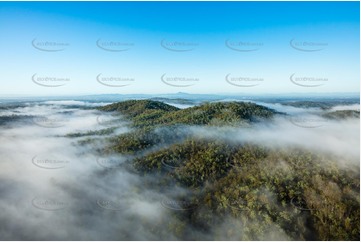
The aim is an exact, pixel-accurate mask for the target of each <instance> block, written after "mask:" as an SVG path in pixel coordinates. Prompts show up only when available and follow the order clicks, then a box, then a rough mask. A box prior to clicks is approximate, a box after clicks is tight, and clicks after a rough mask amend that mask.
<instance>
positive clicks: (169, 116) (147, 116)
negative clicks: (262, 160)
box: [100, 100, 276, 154]
mask: <svg viewBox="0 0 361 242" xmlns="http://www.w3.org/2000/svg"><path fill="white" fill-rule="evenodd" d="M100 110H102V111H110V112H119V113H120V114H122V115H125V116H126V117H127V118H129V119H130V120H131V121H132V122H133V126H134V128H136V129H135V130H134V131H133V132H129V133H125V134H122V135H120V136H117V137H115V138H113V139H112V143H113V144H114V146H113V147H111V148H110V150H111V151H116V152H121V153H125V154H134V153H136V152H138V151H141V150H144V149H146V148H151V147H153V146H154V145H161V144H167V143H170V142H171V141H177V140H179V139H182V137H186V136H187V134H186V133H185V132H184V127H183V126H185V125H208V126H226V125H228V126H230V125H237V126H239V125H243V126H247V125H250V124H252V123H254V122H257V121H258V120H261V119H270V118H272V117H273V116H274V114H276V112H275V111H274V110H272V109H269V108H266V107H263V106H260V105H257V104H253V103H243V102H230V103H206V104H203V105H201V106H195V107H191V108H186V109H179V108H176V107H174V106H171V105H167V104H164V103H162V102H158V101H152V100H130V101H125V102H120V103H114V104H111V105H107V106H104V107H101V108H100Z"/></svg>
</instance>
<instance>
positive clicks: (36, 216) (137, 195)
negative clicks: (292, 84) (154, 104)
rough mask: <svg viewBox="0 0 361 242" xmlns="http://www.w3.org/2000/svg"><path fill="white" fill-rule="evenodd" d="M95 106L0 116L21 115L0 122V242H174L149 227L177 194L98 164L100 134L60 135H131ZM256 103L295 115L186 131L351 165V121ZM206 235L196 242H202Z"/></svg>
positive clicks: (7, 111)
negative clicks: (318, 154)
mask: <svg viewBox="0 0 361 242" xmlns="http://www.w3.org/2000/svg"><path fill="white" fill-rule="evenodd" d="M99 105H105V103H87V102H79V101H48V102H39V103H22V104H21V105H19V107H12V108H2V109H0V118H1V117H4V116H7V117H10V116H11V115H20V116H21V115H24V117H23V119H21V118H20V121H19V120H18V119H17V121H16V122H11V121H10V122H6V123H3V124H2V123H0V144H1V145H0V155H1V160H0V239H1V240H163V239H168V240H174V239H177V238H178V237H177V236H176V235H175V234H172V233H170V232H167V231H166V230H165V231H163V232H162V234H158V233H157V232H154V230H152V226H154V225H155V224H156V225H157V226H162V223H166V222H167V221H168V220H169V219H170V218H168V217H169V213H170V212H173V211H170V210H169V208H167V207H165V206H163V205H162V201H164V199H171V197H172V195H174V194H175V193H177V192H178V190H177V189H175V190H174V191H172V192H168V193H166V194H165V193H157V192H155V191H152V190H147V189H145V188H144V187H143V184H145V183H146V182H147V181H146V180H145V179H149V178H142V177H140V176H138V175H137V174H136V173H134V172H130V171H127V170H126V169H123V168H119V167H117V168H114V167H115V166H114V164H113V162H119V161H122V160H124V157H121V156H120V155H119V156H118V157H114V156H112V157H98V156H97V153H96V152H95V150H96V149H100V150H101V149H102V148H103V147H105V146H106V141H105V138H106V137H107V136H96V137H97V139H98V142H97V143H96V147H94V146H92V145H80V144H79V143H78V141H82V140H86V139H87V138H89V137H88V136H84V137H79V138H70V137H66V135H67V134H70V133H78V132H80V133H84V132H87V131H94V130H101V129H104V128H107V127H111V125H113V126H116V127H117V128H116V129H115V131H114V134H113V135H115V134H121V133H124V132H128V131H129V130H130V128H129V127H130V126H129V123H128V122H127V121H126V120H125V119H122V118H121V117H119V116H113V115H112V114H109V113H102V112H100V111H97V110H94V109H92V108H93V107H96V106H99ZM264 105H265V106H268V107H270V108H274V109H276V110H277V111H281V112H286V113H288V114H291V115H293V116H279V117H277V118H275V119H274V120H273V121H272V122H269V123H260V124H257V125H256V126H255V127H254V128H243V129H242V128H237V129H236V130H235V128H232V129H229V128H219V129H217V128H212V127H208V128H202V127H192V128H190V129H189V130H190V132H193V133H195V134H196V135H199V136H206V137H217V138H220V137H221V138H224V140H225V141H227V142H247V141H248V142H249V141H252V142H255V143H259V144H262V145H270V146H271V145H279V146H287V145H295V146H302V147H305V148H308V149H312V150H316V151H322V152H328V153H334V154H335V155H338V156H340V157H347V158H348V160H351V161H352V162H358V161H359V152H360V150H359V147H360V141H359V140H360V137H359V131H360V130H359V128H360V127H359V119H346V120H343V121H330V120H326V119H324V118H321V117H320V116H319V115H318V114H319V112H321V110H318V109H303V108H295V107H291V106H283V105H281V104H264ZM178 107H182V108H183V107H188V105H182V104H179V105H178ZM345 109H358V110H359V105H352V106H346V107H345V106H344V107H334V108H332V111H334V110H345ZM91 137H94V136H91ZM341 162H342V161H341ZM179 192H182V191H181V189H180V188H179ZM233 222H234V221H232V220H231V219H229V221H226V222H224V224H220V225H219V227H220V228H221V227H224V228H225V227H227V226H235V225H234V224H235V223H233ZM196 232H197V231H195V233H196ZM212 236H213V235H206V234H204V235H202V234H201V235H199V237H200V238H204V239H205V240H207V239H213V237H212ZM274 236H275V237H270V238H275V239H287V238H288V237H287V235H286V234H282V233H278V234H277V235H274ZM220 239H229V238H227V237H223V238H222V236H221V238H220Z"/></svg>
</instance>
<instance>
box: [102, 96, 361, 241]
mask: <svg viewBox="0 0 361 242" xmlns="http://www.w3.org/2000/svg"><path fill="white" fill-rule="evenodd" d="M100 110H102V111H112V112H116V113H119V114H121V115H124V116H125V117H126V118H127V119H129V120H131V122H132V131H130V132H128V133H125V134H121V135H119V136H117V137H114V138H112V139H111V140H110V145H109V147H108V149H107V151H106V152H115V153H120V154H126V155H133V158H132V159H130V160H129V164H130V166H131V167H132V169H134V171H135V172H136V173H138V174H139V175H141V176H145V177H149V176H150V177H156V179H150V180H149V182H148V183H147V185H146V186H147V188H148V189H152V190H156V191H163V190H169V189H170V190H171V189H173V188H174V187H176V186H177V187H183V188H185V189H187V191H188V192H187V193H185V194H184V195H183V196H177V197H176V198H175V200H176V203H177V204H178V206H179V207H178V209H175V210H174V211H173V212H172V216H173V218H174V219H172V220H171V221H168V222H167V224H166V229H167V230H171V231H173V232H174V233H175V234H177V236H178V237H179V238H180V239H184V240H188V239H204V238H202V237H198V236H199V235H198V234H197V233H193V232H192V233H190V229H189V228H190V227H191V228H193V229H194V228H196V230H198V231H202V232H205V233H212V234H213V235H214V238H213V239H233V240H260V239H266V240H272V239H279V238H280V234H283V235H285V236H286V237H282V238H284V239H293V240H359V227H360V225H359V222H360V220H359V216H360V211H359V204H360V201H359V189H360V187H359V185H360V180H359V177H360V173H359V165H358V164H354V165H348V166H347V167H345V166H342V164H341V163H340V160H343V159H344V158H343V157H338V156H335V155H331V154H327V153H324V152H316V151H310V150H306V149H304V148H301V147H293V146H288V147H277V148H270V147H268V146H263V145H260V144H256V143H251V142H246V143H229V142H225V141H224V140H222V139H221V138H213V139H211V138H204V137H203V138H202V137H198V136H196V135H194V134H193V133H188V132H187V129H186V127H189V126H207V127H219V126H232V127H249V126H252V125H253V124H254V123H257V122H259V121H267V120H271V119H272V118H273V117H274V116H275V115H283V114H281V113H278V112H276V111H274V110H272V109H269V108H266V107H263V106H260V105H256V104H253V103H245V102H228V103H206V104H202V105H200V106H195V107H191V108H186V109H178V108H176V107H173V106H171V105H167V104H164V103H162V102H158V101H150V100H132V101H125V102H121V103H115V104H111V105H108V106H104V107H102V108H100ZM326 115H329V116H330V118H339V117H344V116H345V115H347V116H351V117H355V114H354V113H350V112H347V113H345V112H342V113H340V112H335V113H328V114H326ZM357 117H359V116H357ZM155 147H156V148H155ZM144 151H147V152H144ZM179 210H181V211H179ZM230 218H231V221H233V224H232V226H229V227H222V226H217V225H219V224H222V223H223V222H224V221H226V219H227V221H228V220H229V219H230ZM158 226H159V225H158V224H154V229H155V230H157V229H159V230H161V229H164V227H163V228H160V227H158ZM163 226H164V224H163ZM191 231H194V230H191ZM160 233H161V232H160ZM217 235H218V236H219V237H217ZM225 236H226V237H225Z"/></svg>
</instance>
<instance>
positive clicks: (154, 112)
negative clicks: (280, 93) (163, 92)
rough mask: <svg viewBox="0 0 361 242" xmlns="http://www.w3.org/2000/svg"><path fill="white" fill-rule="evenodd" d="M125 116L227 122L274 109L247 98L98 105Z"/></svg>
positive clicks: (137, 122) (141, 122)
mask: <svg viewBox="0 0 361 242" xmlns="http://www.w3.org/2000/svg"><path fill="white" fill-rule="evenodd" d="M100 110H102V111H117V112H120V113H122V114H124V115H126V116H128V117H129V118H130V119H131V120H132V121H133V122H134V126H136V127H149V126H159V125H161V126H164V125H174V124H186V125H187V124H189V125H230V124H239V123H248V122H254V121H257V120H260V119H268V118H271V117H273V115H274V114H276V113H277V112H276V111H274V110H272V109H269V108H267V107H264V106H260V105H257V104H254V103H250V102H216V103H205V104H202V105H200V106H195V107H190V108H186V109H179V108H176V107H174V106H171V105H168V104H165V103H162V102H159V101H153V100H130V101H124V102H120V103H114V104H111V105H107V106H104V107H101V108H100Z"/></svg>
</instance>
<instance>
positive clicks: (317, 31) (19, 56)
mask: <svg viewBox="0 0 361 242" xmlns="http://www.w3.org/2000/svg"><path fill="white" fill-rule="evenodd" d="M359 19H360V15H359V2H207V3H206V2H33V3H30V2H0V33H1V35H0V53H1V55H0V64H1V80H0V81H1V84H2V85H1V86H2V87H1V89H0V95H1V96H7V95H74V94H106V93H120V94H122V93H126V94H131V93H175V92H189V93H215V94H217V93H232V94H234V93H247V94H253V93H255V94H257V93H310V92H312V93H329V92H359V82H360V74H359V73H360V70H359V67H360V56H359V53H360V49H359V42H360V39H359V36H360V33H359V28H360V26H359ZM54 50H57V51H54Z"/></svg>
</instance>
